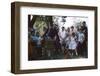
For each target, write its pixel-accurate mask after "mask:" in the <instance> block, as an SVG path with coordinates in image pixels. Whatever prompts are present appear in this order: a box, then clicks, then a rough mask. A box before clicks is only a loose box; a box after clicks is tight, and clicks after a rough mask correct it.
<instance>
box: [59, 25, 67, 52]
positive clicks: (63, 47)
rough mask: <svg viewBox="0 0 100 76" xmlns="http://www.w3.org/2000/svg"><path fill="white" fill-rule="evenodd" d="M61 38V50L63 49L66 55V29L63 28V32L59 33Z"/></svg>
mask: <svg viewBox="0 0 100 76" xmlns="http://www.w3.org/2000/svg"><path fill="white" fill-rule="evenodd" d="M59 38H60V43H61V48H62V51H63V53H64V50H65V46H66V42H65V40H66V31H65V27H62V28H61V31H59Z"/></svg>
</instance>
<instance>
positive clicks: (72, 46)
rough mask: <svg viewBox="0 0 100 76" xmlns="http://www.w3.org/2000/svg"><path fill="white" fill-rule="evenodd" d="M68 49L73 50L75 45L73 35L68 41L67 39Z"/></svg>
mask: <svg viewBox="0 0 100 76" xmlns="http://www.w3.org/2000/svg"><path fill="white" fill-rule="evenodd" d="M68 47H69V48H68V49H71V50H75V49H76V47H77V43H76V40H75V37H72V36H71V37H70V41H69V45H68Z"/></svg>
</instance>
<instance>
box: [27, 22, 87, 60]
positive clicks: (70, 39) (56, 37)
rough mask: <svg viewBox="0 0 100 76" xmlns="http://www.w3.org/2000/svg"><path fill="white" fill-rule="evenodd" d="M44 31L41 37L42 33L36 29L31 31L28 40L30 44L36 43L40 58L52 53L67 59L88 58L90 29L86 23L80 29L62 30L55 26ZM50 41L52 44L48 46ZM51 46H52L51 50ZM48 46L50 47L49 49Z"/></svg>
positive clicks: (62, 28) (73, 27) (63, 28)
mask: <svg viewBox="0 0 100 76" xmlns="http://www.w3.org/2000/svg"><path fill="white" fill-rule="evenodd" d="M66 26H67V25H66ZM43 31H44V34H43V35H42V36H40V33H39V32H36V30H35V29H34V28H31V29H29V35H28V36H29V38H28V39H29V42H30V41H31V42H32V43H34V46H35V50H36V51H37V56H38V57H42V56H43V55H46V54H47V56H51V54H52V53H53V54H55V55H56V54H60V53H62V54H63V55H64V57H66V58H67V57H68V56H70V57H75V56H78V57H85V58H87V57H88V47H87V46H88V41H87V40H88V28H87V26H86V22H85V21H83V22H82V25H80V26H78V27H75V26H71V27H68V28H65V27H61V29H59V26H58V25H57V24H54V25H53V26H49V27H48V28H45V27H44V29H43ZM49 41H51V42H52V43H51V44H49V43H48V44H46V42H49ZM50 45H52V47H51V48H50ZM46 46H49V47H48V48H49V49H48V48H46ZM32 50H33V49H32ZM33 51H34V50H33ZM46 52H47V53H46ZM35 56H36V55H35Z"/></svg>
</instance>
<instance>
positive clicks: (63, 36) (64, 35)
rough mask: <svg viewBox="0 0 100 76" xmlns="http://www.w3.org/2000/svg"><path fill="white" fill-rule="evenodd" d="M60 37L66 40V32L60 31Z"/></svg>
mask: <svg viewBox="0 0 100 76" xmlns="http://www.w3.org/2000/svg"><path fill="white" fill-rule="evenodd" d="M59 37H60V39H64V38H65V37H66V31H65V30H64V31H60V32H59Z"/></svg>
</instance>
